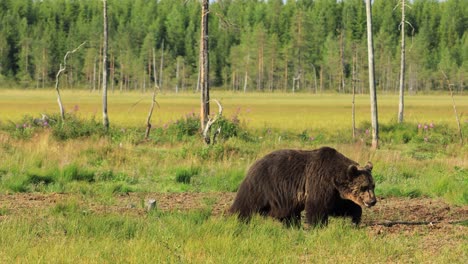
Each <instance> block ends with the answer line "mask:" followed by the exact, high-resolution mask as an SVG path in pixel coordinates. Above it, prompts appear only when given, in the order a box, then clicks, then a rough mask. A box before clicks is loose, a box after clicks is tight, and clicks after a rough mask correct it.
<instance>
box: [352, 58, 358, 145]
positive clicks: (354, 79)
mask: <svg viewBox="0 0 468 264" xmlns="http://www.w3.org/2000/svg"><path fill="white" fill-rule="evenodd" d="M356 63H357V62H356V56H355V55H353V74H352V76H353V77H352V78H353V80H352V84H353V103H352V122H353V138H356V105H355V97H356Z"/></svg>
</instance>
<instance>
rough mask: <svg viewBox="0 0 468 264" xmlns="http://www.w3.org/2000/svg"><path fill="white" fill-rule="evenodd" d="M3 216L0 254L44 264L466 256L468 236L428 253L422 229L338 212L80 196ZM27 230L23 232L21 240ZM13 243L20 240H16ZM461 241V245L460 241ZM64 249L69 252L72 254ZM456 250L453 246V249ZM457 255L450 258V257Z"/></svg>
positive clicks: (384, 260) (351, 260)
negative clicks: (239, 215) (267, 214)
mask: <svg viewBox="0 0 468 264" xmlns="http://www.w3.org/2000/svg"><path fill="white" fill-rule="evenodd" d="M49 211H50V213H49V216H45V215H44V213H40V212H39V213H38V212H34V211H33V212H31V213H32V214H31V215H30V216H26V217H24V218H21V219H17V220H14V221H13V220H11V219H6V220H4V221H2V222H0V231H1V232H2V236H1V237H0V247H1V248H2V251H0V260H1V261H3V262H6V263H11V262H41V263H89V262H93V263H122V262H125V263H154V262H157V263H330V262H340V263H359V262H362V260H363V259H372V262H373V263H388V262H431V261H432V260H434V259H437V262H438V263H449V262H450V263H462V262H460V261H461V260H462V259H463V257H462V256H463V255H464V254H465V253H463V250H464V249H466V247H465V248H464V246H463V245H462V244H463V238H462V237H457V236H455V235H454V234H448V235H450V236H451V237H452V238H453V240H452V243H447V244H446V243H443V244H440V245H439V247H438V249H437V250H436V251H434V252H431V256H428V254H427V253H426V254H425V248H424V247H423V246H421V243H422V242H423V241H422V238H421V237H419V236H414V235H408V234H400V235H378V234H375V233H374V232H372V231H371V230H368V229H360V228H354V227H353V226H351V224H350V223H348V222H346V221H343V220H339V219H332V220H331V222H330V224H329V225H328V227H327V228H324V229H316V230H307V229H302V228H301V229H291V228H285V227H284V226H282V225H281V224H280V223H278V222H276V221H273V220H271V219H263V218H260V217H256V218H254V219H253V220H252V221H251V223H250V224H244V223H240V222H238V221H236V219H234V218H220V217H215V218H213V217H207V215H206V214H203V213H201V212H197V211H195V212H188V213H177V212H173V213H162V214H149V215H147V216H146V217H135V216H125V215H112V214H110V215H100V214H94V213H89V212H87V211H86V208H80V207H77V205H76V204H74V203H73V202H72V203H70V204H64V205H59V206H55V207H52V208H50V210H49ZM18 237H21V239H18ZM11 245H14V247H12V246H11ZM457 245H458V246H457ZM63 252H66V254H64V253H63ZM449 252H450V253H449ZM447 261H449V262H447Z"/></svg>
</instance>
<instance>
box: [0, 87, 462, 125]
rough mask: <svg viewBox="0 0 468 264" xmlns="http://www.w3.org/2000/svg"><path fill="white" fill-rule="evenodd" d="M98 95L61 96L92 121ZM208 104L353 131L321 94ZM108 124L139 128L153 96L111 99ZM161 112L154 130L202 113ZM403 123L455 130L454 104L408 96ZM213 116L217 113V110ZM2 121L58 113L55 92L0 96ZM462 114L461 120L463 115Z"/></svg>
mask: <svg viewBox="0 0 468 264" xmlns="http://www.w3.org/2000/svg"><path fill="white" fill-rule="evenodd" d="M100 96H101V95H100V93H97V92H96V93H90V92H88V91H68V90H65V91H62V101H63V104H64V106H65V109H66V111H68V112H74V111H77V113H78V114H79V115H80V116H82V117H83V118H92V117H95V118H97V119H98V120H101V116H102V115H101V109H102V107H101V97H100ZM211 98H216V99H218V100H220V101H221V103H222V105H223V107H224V114H225V115H226V116H229V117H230V116H232V115H234V114H239V117H240V118H241V119H242V120H243V121H245V122H246V123H247V125H248V127H249V128H265V127H274V128H282V129H285V130H292V131H302V130H305V129H317V128H318V129H327V130H336V129H344V128H350V127H351V95H341V94H324V95H314V94H307V93H300V94H284V93H278V94H263V93H253V94H252V93H248V94H244V93H232V92H221V91H212V93H211ZM108 100H109V118H110V120H111V124H114V125H118V126H142V125H144V123H145V121H146V117H147V114H148V111H149V105H150V102H151V94H150V93H147V94H142V93H137V92H135V93H125V94H120V93H118V92H116V93H110V94H109V99H108ZM157 101H158V103H159V106H160V108H159V109H156V110H155V115H154V119H153V121H154V123H155V125H156V124H158V125H160V126H161V125H164V124H166V123H167V122H170V121H174V120H176V119H179V118H180V117H181V116H182V115H184V114H187V113H192V112H195V113H197V114H198V112H199V107H200V102H199V101H200V100H199V94H195V93H183V94H173V93H170V94H160V95H158V97H157ZM456 102H457V107H458V112H459V113H460V114H462V119H463V120H464V121H465V122H466V121H467V117H466V113H467V112H468V100H467V97H466V96H461V97H460V96H459V97H456ZM405 105H406V108H405V120H406V121H407V122H411V123H427V124H429V123H431V122H433V123H435V124H438V123H441V122H444V123H448V124H449V125H450V126H456V123H455V117H454V114H453V108H452V101H451V98H450V97H449V96H448V95H418V96H406V98H405ZM212 107H215V108H214V109H213V110H212V112H214V113H216V112H217V111H218V109H216V105H215V104H213V106H212ZM369 109H370V107H369V96H368V95H357V96H356V124H360V123H362V122H365V121H369V120H370V111H369ZM0 111H1V116H0V120H2V121H6V120H19V119H20V118H22V117H23V116H24V115H25V114H30V115H39V113H44V112H45V113H52V112H58V104H57V99H56V94H55V91H53V90H46V91H43V90H32V91H21V90H0ZM378 111H379V121H380V122H382V123H389V122H392V121H395V120H396V117H397V111H398V96H396V95H379V97H378ZM464 114H465V115H464Z"/></svg>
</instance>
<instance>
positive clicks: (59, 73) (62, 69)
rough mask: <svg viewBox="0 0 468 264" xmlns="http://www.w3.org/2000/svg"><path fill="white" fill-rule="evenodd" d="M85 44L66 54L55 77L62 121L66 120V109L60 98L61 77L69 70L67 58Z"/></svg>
mask: <svg viewBox="0 0 468 264" xmlns="http://www.w3.org/2000/svg"><path fill="white" fill-rule="evenodd" d="M85 43H86V41H85V42H83V43H81V45H79V46H78V47H77V48H76V49H74V50H72V51H67V53H65V56H64V57H63V64H62V63H60V69H59V71H58V72H57V75H56V76H55V91H56V92H57V102H58V105H59V107H60V117H61V118H62V121H64V120H65V109H64V108H63V104H62V98H61V97H60V90H59V79H60V75H62V73H63V72H64V71H65V70H66V69H67V57H68V55H70V54H73V53H75V52H76V51H78V50H79V49H80V48H81V46H83V45H84V44H85Z"/></svg>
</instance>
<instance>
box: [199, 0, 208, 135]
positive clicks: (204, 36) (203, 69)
mask: <svg viewBox="0 0 468 264" xmlns="http://www.w3.org/2000/svg"><path fill="white" fill-rule="evenodd" d="M208 13H209V1H208V0H203V1H202V10H201V30H200V31H201V36H200V90H201V107H200V124H201V128H202V131H205V129H206V127H208V126H207V122H208V116H209V115H210V104H209V101H210V85H209V58H208ZM208 129H209V127H208Z"/></svg>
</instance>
